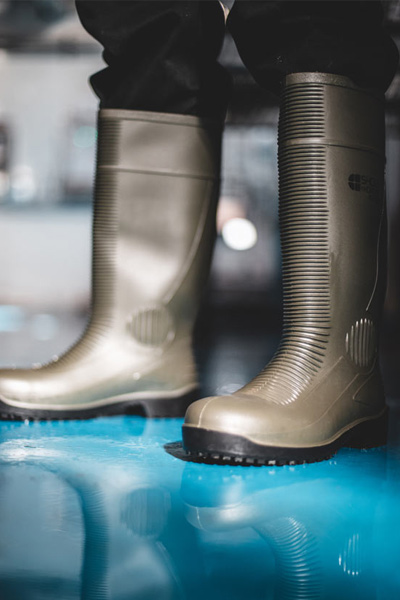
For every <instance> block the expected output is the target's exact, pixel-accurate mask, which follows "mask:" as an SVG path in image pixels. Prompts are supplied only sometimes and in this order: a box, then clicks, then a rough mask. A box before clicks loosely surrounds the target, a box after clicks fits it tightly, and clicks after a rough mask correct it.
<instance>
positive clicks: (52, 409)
mask: <svg viewBox="0 0 400 600" xmlns="http://www.w3.org/2000/svg"><path fill="white" fill-rule="evenodd" d="M220 138H221V127H219V126H218V125H214V124H212V123H207V122H204V121H202V120H201V119H199V118H197V117H191V116H181V115H169V114H158V113H150V112H149V113H146V112H137V111H127V110H111V109H107V110H102V111H100V113H99V141H98V157H97V174H96V189H95V202H94V226H93V280H92V313H91V319H90V322H89V324H88V327H87V329H86V331H85V333H84V334H83V336H82V338H81V339H80V340H79V341H78V342H77V343H76V344H75V345H74V346H73V347H72V348H71V349H70V350H69V351H68V352H67V353H66V354H64V355H63V356H61V357H60V358H59V359H57V360H55V361H53V362H51V363H50V364H47V365H44V366H41V367H40V368H38V369H27V370H3V371H1V372H0V400H1V402H0V413H1V417H2V418H3V419H9V418H23V419H25V418H32V417H33V418H37V419H42V418H43V419H52V418H56V419H58V418H88V417H93V416H96V415H110V414H120V413H134V414H144V415H146V416H153V417H156V416H162V417H165V416H179V415H182V416H183V414H184V411H185V409H186V408H187V406H188V404H189V403H190V402H191V401H193V400H194V399H195V397H196V395H195V394H196V389H197V374H196V368H195V364H194V360H193V354H192V328H193V324H194V319H195V316H196V313H197V309H198V304H199V296H200V293H201V290H202V288H203V286H204V283H205V279H206V277H207V274H208V269H209V263H210V259H211V252H212V246H213V241H214V231H215V209H216V202H217V195H218V179H219V162H220Z"/></svg>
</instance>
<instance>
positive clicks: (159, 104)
mask: <svg viewBox="0 0 400 600" xmlns="http://www.w3.org/2000/svg"><path fill="white" fill-rule="evenodd" d="M76 7H77V10H78V14H79V17H80V19H81V22H82V24H83V26H84V27H85V29H86V30H87V31H88V32H89V33H90V34H91V35H92V36H93V37H94V38H96V39H97V40H98V41H99V42H100V43H101V44H102V45H103V47H104V54H103V56H104V60H105V62H106V63H107V65H108V66H107V68H106V69H104V70H103V71H100V72H99V73H96V74H95V75H93V76H92V77H91V84H92V87H93V89H94V91H95V92H96V94H97V95H98V97H99V98H100V106H101V108H122V109H131V110H148V111H156V112H166V113H168V112H171V113H179V114H189V115H197V116H201V117H209V118H221V117H222V116H223V115H224V114H225V110H226V104H227V99H228V95H229V90H230V81H229V77H228V75H227V74H226V73H225V71H224V70H223V69H222V67H221V66H220V65H219V64H218V63H217V57H218V54H219V51H220V48H221V45H222V41H223V36H224V31H225V23H224V16H223V11H222V8H221V6H220V4H219V3H218V2H217V1H216V0H212V1H211V0H208V1H205V2H204V1H201V0H196V1H195V0H176V1H171V0H160V1H153V0H142V1H132V0H122V1H120V0H76Z"/></svg>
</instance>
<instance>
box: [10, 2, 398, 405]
mask: <svg viewBox="0 0 400 600" xmlns="http://www.w3.org/2000/svg"><path fill="white" fill-rule="evenodd" d="M385 9H386V18H387V24H388V27H389V29H390V31H391V33H392V35H393V37H394V39H395V40H396V42H398V43H400V3H399V2H398V1H397V0H396V1H391V2H385ZM220 61H221V63H222V64H223V65H224V66H225V67H226V68H227V69H229V71H230V72H231V73H232V75H233V79H234V84H235V86H234V96H233V99H232V103H231V107H230V110H229V114H228V119H227V126H226V131H225V139H224V152H223V175H222V176H223V183H222V189H221V201H220V208H219V213H218V239H217V243H216V248H215V255H214V261H213V266H212V273H211V277H210V283H209V289H208V291H207V293H206V295H205V298H204V304H203V309H202V312H201V315H200V318H199V321H198V325H197V333H196V340H197V344H196V345H197V355H198V360H199V364H200V367H201V372H202V375H203V386H204V388H205V389H204V391H205V393H214V392H217V393H225V392H229V391H234V389H236V388H238V387H240V386H241V385H243V383H245V382H246V381H247V380H248V379H249V378H250V377H252V376H253V375H255V374H256V373H257V372H258V371H259V369H260V368H262V367H263V366H264V364H265V362H266V361H267V360H268V359H269V358H270V356H271V354H272V353H273V351H274V350H275V348H276V345H277V343H278V341H279V334H280V323H281V281H280V251H279V234H278V210H277V208H278V184H277V158H276V134H277V118H278V106H277V100H276V98H274V97H271V96H269V95H268V94H266V93H265V92H263V91H262V90H261V89H260V88H259V87H258V86H256V84H255V83H254V82H253V80H252V78H251V77H250V76H249V75H248V73H247V71H246V70H245V68H244V67H243V65H242V63H241V61H240V58H239V56H238V54H237V52H236V49H235V46H234V44H233V42H232V40H231V39H230V38H229V37H228V36H227V38H226V40H225V44H224V48H223V51H222V54H221V59H220ZM103 66H104V64H103V62H102V60H101V48H100V46H99V45H98V44H97V43H96V42H95V41H94V40H93V39H92V38H90V36H89V35H88V34H87V33H86V32H85V31H84V30H83V28H82V26H81V25H80V23H79V21H78V18H77V16H76V13H75V8H74V2H73V0H0V81H1V92H0V365H1V366H5V365H15V366H29V365H31V364H32V363H42V362H44V361H46V360H49V359H50V358H51V357H52V356H53V355H55V354H60V353H61V352H62V351H63V350H64V349H66V348H67V347H68V346H70V345H71V344H72V343H73V342H74V341H75V339H76V338H77V337H78V336H79V334H80V332H81V331H82V329H83V328H84V326H85V323H86V320H87V317H88V311H89V303H90V258H91V256H90V255H91V239H90V233H91V210H92V207H91V200H92V183H93V176H94V160H95V144H96V128H95V123H96V110H97V99H96V97H95V96H94V94H93V92H92V91H91V89H90V87H89V85H88V77H89V76H90V75H91V74H92V73H94V72H96V71H98V70H100V69H102V68H103ZM399 164H400V73H398V74H397V76H396V78H395V79H394V81H393V83H392V85H391V87H390V89H389V91H388V93H387V191H388V216H389V249H390V251H389V285H388V294H387V300H386V309H385V326H384V331H383V336H382V349H383V359H382V360H383V368H384V373H385V379H386V386H387V389H388V392H389V394H390V395H393V396H395V395H398V393H399V387H400V375H399V373H400V369H399V365H400V361H399V359H400V345H399V339H400V265H399V262H400V261H399V258H400V239H399V238H400V236H399V232H400V212H399V208H400V203H399V198H400V170H399Z"/></svg>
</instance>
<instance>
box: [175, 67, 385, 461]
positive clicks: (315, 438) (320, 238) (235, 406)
mask: <svg viewBox="0 0 400 600" xmlns="http://www.w3.org/2000/svg"><path fill="white" fill-rule="evenodd" d="M384 163H385V157H384V104H383V97H381V96H379V95H375V94H374V93H372V92H368V91H365V90H363V89H359V88H357V87H356V86H355V85H353V84H352V82H351V81H350V80H348V79H347V78H345V77H339V76H335V75H329V74H323V73H297V74H292V75H289V76H287V78H286V82H285V90H284V93H283V102H282V110H281V115H280V126H279V175H280V228H281V243H282V258H283V290H284V328H283V336H282V340H281V343H280V346H279V349H278V351H277V352H276V354H275V356H274V357H273V359H272V361H271V362H270V364H269V365H267V367H266V368H265V369H264V370H263V371H262V372H261V373H260V374H259V375H258V376H257V377H255V379H254V380H253V381H251V382H250V383H248V384H247V385H245V386H244V387H243V388H241V389H240V390H238V391H237V392H235V393H234V394H233V395H232V396H227V397H212V398H207V399H204V400H201V401H199V402H196V403H194V404H193V405H192V406H191V407H189V409H188V412H187V414H186V420H185V424H184V427H183V442H184V447H185V448H186V450H187V451H189V452H192V453H193V454H196V455H198V456H200V457H203V458H209V459H212V460H226V461H229V460H232V461H234V462H238V463H240V462H244V461H245V462H246V461H247V462H249V463H261V464H263V463H269V464H286V463H298V462H313V461H317V460H322V459H325V458H327V457H329V456H331V455H332V454H333V453H334V452H335V451H336V450H337V449H338V448H340V447H342V446H355V447H370V446H374V445H381V444H383V443H384V442H385V432H386V407H385V400H384V392H383V387H382V381H381V374H380V370H379V361H378V330H379V321H380V316H381V310H382V304H383V299H384V293H385V251H386V248H385V246H386V240H385V237H386V216H385V198H384Z"/></svg>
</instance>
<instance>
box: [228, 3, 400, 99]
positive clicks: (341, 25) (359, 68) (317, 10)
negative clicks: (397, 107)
mask: <svg viewBox="0 0 400 600" xmlns="http://www.w3.org/2000/svg"><path fill="white" fill-rule="evenodd" d="M382 18H383V10H382V5H381V3H380V2H378V1H375V0H356V1H350V0H346V1H329V0H328V1H323V0H318V1H313V0H311V1H307V2H303V1H293V0H281V1H264V0H262V1H261V0H255V1H253V0H236V2H235V4H234V6H233V9H232V10H231V12H230V15H229V18H228V28H229V30H230V32H231V34H232V36H233V38H234V40H235V42H236V45H237V48H238V50H239V53H240V55H241V58H242V60H243V62H244V63H245V65H246V66H247V68H248V69H249V71H250V72H251V73H252V75H253V77H254V78H255V79H256V81H257V82H258V83H260V84H261V85H262V86H263V87H264V88H266V89H269V90H271V91H274V92H279V90H280V86H281V83H282V80H283V78H284V77H285V75H287V74H288V73H296V72H297V73H298V72H307V71H308V72H313V71H314V72H315V71H318V72H322V73H334V74H337V75H345V76H347V77H350V78H351V79H352V80H353V81H354V82H355V83H356V84H358V85H360V86H362V87H372V88H377V89H380V90H383V91H384V90H386V88H387V87H388V85H389V84H390V82H391V80H392V78H393V76H394V73H395V71H396V67H397V62H398V52H397V48H396V46H395V44H394V42H393V41H392V39H391V38H390V36H389V35H388V33H387V32H386V31H385V30H384V29H383V27H382Z"/></svg>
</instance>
